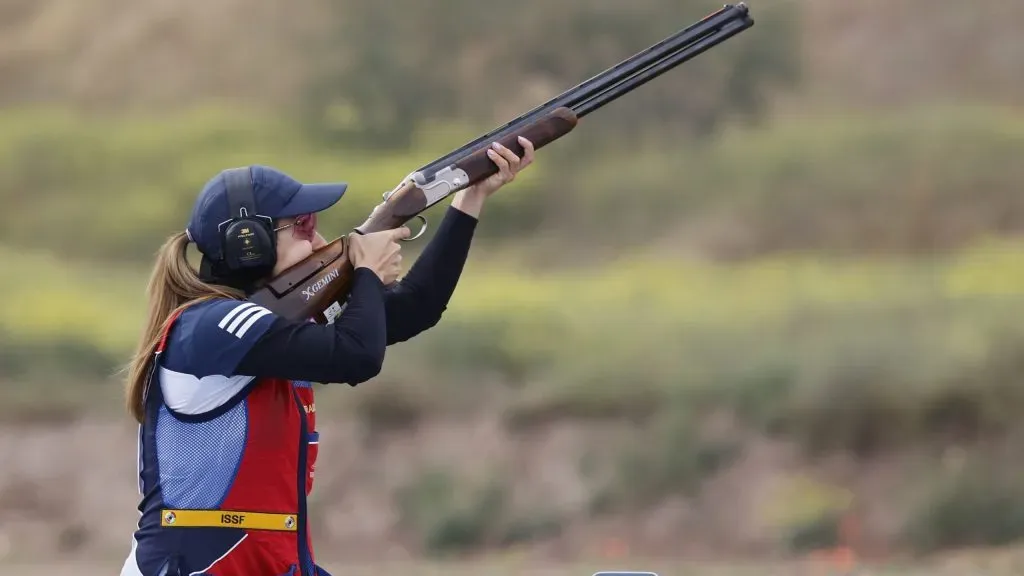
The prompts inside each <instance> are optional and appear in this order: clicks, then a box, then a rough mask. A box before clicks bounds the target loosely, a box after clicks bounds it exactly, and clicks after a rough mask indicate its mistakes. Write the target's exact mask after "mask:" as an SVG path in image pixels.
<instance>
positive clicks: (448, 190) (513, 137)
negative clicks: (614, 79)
mask: <svg viewBox="0 0 1024 576" xmlns="http://www.w3.org/2000/svg"><path fill="white" fill-rule="evenodd" d="M577 121H578V119H577V117H576V114H575V113H574V112H573V111H572V110H570V109H569V108H565V107H561V108H556V109H554V110H552V111H551V112H549V113H548V114H546V115H544V116H542V117H541V118H538V119H537V120H534V121H533V122H530V123H528V124H525V125H523V126H522V127H519V128H516V129H515V130H513V131H511V132H510V133H508V134H507V135H506V136H504V137H503V138H501V139H500V140H499V143H500V144H501V145H502V146H505V147H506V148H508V149H510V150H512V152H514V153H515V154H517V155H519V156H522V155H523V152H524V150H523V146H522V145H521V144H519V137H520V136H522V137H524V138H526V139H527V140H529V141H530V142H531V143H532V144H533V147H534V149H540V148H542V147H544V146H546V145H548V144H550V143H551V142H554V141H555V140H557V139H559V138H561V137H562V136H565V135H566V134H568V133H569V132H571V131H572V130H573V128H575V127H576V123H577ZM490 146H491V143H490V142H481V143H480V145H479V146H478V147H477V148H476V149H475V150H473V151H472V152H471V153H470V154H468V155H466V156H463V157H461V158H459V159H458V160H456V161H455V162H453V163H452V164H451V165H449V166H447V167H445V168H442V169H441V170H438V171H437V172H436V173H435V174H434V176H433V178H429V179H428V178H427V177H426V176H425V175H424V174H423V173H422V172H413V173H412V174H410V175H409V176H407V177H406V178H405V180H403V181H402V183H401V184H399V185H398V186H397V187H396V188H395V189H394V190H392V191H391V192H388V193H387V194H386V195H385V200H384V202H383V203H382V204H380V205H379V206H377V208H375V209H374V210H373V213H372V214H370V217H369V218H367V220H366V221H365V222H363V223H362V224H360V225H359V226H357V227H356V229H355V230H356V232H358V233H360V234H370V233H372V232H380V231H382V230H392V229H395V228H398V227H399V226H402V225H403V224H405V223H406V222H408V221H409V220H412V219H413V218H415V217H416V216H418V215H419V214H420V213H422V212H423V211H424V210H426V209H428V208H430V207H431V206H433V205H434V204H437V203H438V202H440V201H441V200H443V199H445V198H447V197H448V196H450V195H452V194H454V193H455V192H458V191H459V190H462V189H464V188H468V187H469V186H472V185H473V184H476V183H477V182H480V181H482V180H484V179H486V178H487V177H489V176H491V175H492V174H496V173H497V172H498V167H497V166H496V165H495V164H494V162H492V161H491V159H490V158H488V157H487V149H488V148H490Z"/></svg>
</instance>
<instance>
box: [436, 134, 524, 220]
mask: <svg viewBox="0 0 1024 576" xmlns="http://www.w3.org/2000/svg"><path fill="white" fill-rule="evenodd" d="M519 144H520V145H521V146H522V147H523V157H522V158H520V157H519V156H517V155H516V154H515V153H514V152H512V151H511V150H509V149H508V148H505V147H504V146H502V145H501V144H498V143H494V144H492V145H491V147H490V148H488V149H487V157H488V158H490V159H491V162H494V164H495V165H497V166H498V172H497V173H495V174H491V175H490V176H489V177H488V178H487V179H486V180H483V181H482V182H477V183H476V184H474V185H472V186H470V187H468V188H465V189H463V190H459V192H458V193H456V194H455V199H454V200H453V201H452V207H454V208H456V209H458V210H461V211H462V212H465V213H466V214H469V215H470V216H473V217H474V218H479V217H480V211H481V210H483V206H484V201H485V200H487V198H489V197H490V196H491V194H494V193H495V192H497V191H498V189H499V188H501V187H502V186H504V185H505V184H508V183H509V182H511V181H513V180H515V178H516V175H517V174H519V173H520V172H522V171H523V169H524V168H526V167H527V166H529V165H530V164H532V163H533V142H530V141H529V140H527V139H526V138H523V137H522V136H520V137H519Z"/></svg>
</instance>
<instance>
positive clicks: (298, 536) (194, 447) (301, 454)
mask: <svg viewBox="0 0 1024 576" xmlns="http://www.w3.org/2000/svg"><path fill="white" fill-rule="evenodd" d="M176 320H177V317H175V318H173V319H172V320H171V322H170V323H168V329H167V331H165V333H164V334H163V337H162V339H161V342H160V344H159V346H158V349H157V354H156V358H155V360H154V362H153V368H152V369H151V372H150V375H149V390H148V393H147V396H146V418H145V423H144V424H143V425H142V426H141V427H140V431H139V480H140V492H141V494H142V500H141V503H140V504H139V511H140V512H141V513H142V517H141V519H140V520H139V527H138V530H137V531H136V532H135V538H134V541H133V543H132V552H131V555H130V556H129V561H128V562H126V564H125V568H124V570H123V571H122V576H126V575H127V574H132V575H137V574H141V576H264V575H265V576H284V575H288V576H330V575H329V574H327V573H326V572H325V571H324V570H323V569H322V568H319V567H318V566H316V564H315V563H314V559H313V551H312V544H311V539H310V535H309V529H308V526H307V519H306V497H307V495H308V494H309V492H310V491H311V490H312V487H313V469H314V465H315V463H316V457H317V450H318V446H319V443H318V441H319V435H318V433H317V432H316V413H315V409H314V403H313V388H312V386H311V385H310V384H309V383H308V382H293V381H290V380H279V379H255V380H253V381H252V382H251V383H249V384H248V385H246V387H245V388H244V389H243V390H242V392H240V393H238V394H237V395H235V397H233V398H232V399H231V400H230V401H229V402H227V403H226V404H224V405H222V406H220V407H218V408H216V409H214V410H212V411H210V412H207V413H205V414H202V415H199V416H191V415H184V414H177V413H174V412H172V411H171V410H170V409H169V408H168V407H167V405H166V403H165V402H164V397H163V393H162V391H161V387H160V383H159V370H158V369H157V366H158V364H159V360H160V354H161V353H162V352H163V351H164V349H165V346H166V343H167V337H168V334H169V333H170V327H171V326H172V325H173V324H174V322H175V321H176ZM172 446H173V450H172V448H171V447H172ZM161 450H163V451H165V452H171V451H173V452H174V456H173V457H172V456H170V455H167V454H163V453H162V452H161ZM189 455H191V456H189ZM190 459H192V460H193V462H191V463H190V462H188V460H190ZM167 468H170V469H171V470H170V471H168V470H167ZM182 470H186V471H187V473H183V472H182ZM136 567H137V569H138V572H136Z"/></svg>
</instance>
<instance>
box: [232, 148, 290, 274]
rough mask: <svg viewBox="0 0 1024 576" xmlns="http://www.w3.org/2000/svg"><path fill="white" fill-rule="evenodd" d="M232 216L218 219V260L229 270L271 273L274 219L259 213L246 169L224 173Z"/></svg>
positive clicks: (274, 261)
mask: <svg viewBox="0 0 1024 576" xmlns="http://www.w3.org/2000/svg"><path fill="white" fill-rule="evenodd" d="M224 183H225V185H226V186H227V196H228V209H229V214H231V219H229V220H225V221H224V222H221V224H220V226H219V229H220V236H221V238H220V239H221V249H222V250H223V254H222V255H221V262H222V263H223V265H224V267H225V268H226V269H227V271H228V272H231V273H240V272H241V273H244V274H245V276H247V277H250V278H260V277H263V276H266V275H268V274H270V273H271V271H272V270H273V269H274V264H276V263H277V242H276V237H275V235H274V220H273V219H272V218H270V217H269V216H260V215H259V214H258V213H257V211H256V200H255V198H254V197H253V189H252V186H253V183H252V173H251V172H250V170H249V168H232V169H230V170H226V171H225V172H224Z"/></svg>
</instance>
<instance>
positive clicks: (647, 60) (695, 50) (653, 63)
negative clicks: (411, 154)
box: [250, 2, 754, 323]
mask: <svg viewBox="0 0 1024 576" xmlns="http://www.w3.org/2000/svg"><path fill="white" fill-rule="evenodd" d="M753 25H754V20H753V19H752V18H751V17H750V10H749V8H748V7H747V5H746V4H744V3H743V2H739V3H736V4H726V5H725V6H723V7H722V8H721V9H720V10H718V11H716V12H714V13H712V14H709V15H708V16H705V17H704V18H702V19H701V20H700V21H698V22H696V23H694V24H692V25H690V26H687V27H686V28H684V29H682V30H680V31H678V32H676V33H675V34H673V35H671V36H669V37H668V38H665V39H664V40H662V41H661V42H658V43H657V44H654V45H653V46H650V47H649V48H647V49H645V50H643V51H641V52H638V53H637V54H635V55H633V56H631V57H629V58H627V59H626V60H623V61H622V62H619V63H618V64H616V65H615V66H612V67H611V68H608V69H607V70H605V71H603V72H601V73H599V74H597V75H595V76H593V77H591V78H589V79H587V80H585V81H584V82H582V83H580V84H578V85H576V86H574V87H572V88H570V89H568V90H566V91H565V92H562V93H561V94H559V95H558V96H556V97H554V98H552V99H551V100H549V101H547V102H545V103H543V104H541V105H539V106H537V107H536V108H534V109H533V110H530V111H529V112H526V113H525V114H523V115H521V116H519V117H518V118H516V119H514V120H512V121H510V122H508V123H506V124H504V125H503V126H500V127H498V128H496V129H494V130H492V131H490V132H488V133H486V134H483V135H481V136H480V137H478V138H476V139H475V140H473V141H471V142H468V143H466V144H464V145H463V146H461V147H459V148H457V149H456V150H453V151H451V152H449V153H448V154H446V155H444V156H442V157H441V158H438V159H437V160H434V161H433V162H431V163H429V164H427V165H425V166H422V167H420V168H419V169H418V170H415V171H413V172H411V173H410V174H409V175H408V176H406V177H405V178H404V179H402V181H401V182H400V183H399V184H398V185H397V186H395V188H394V189H392V190H390V191H388V192H385V193H384V201H383V202H382V203H381V204H379V205H377V206H376V207H375V208H374V210H373V211H372V212H371V214H370V216H369V217H368V218H367V219H366V221H364V222H363V223H362V224H360V225H359V226H357V227H356V228H355V231H356V232H357V233H360V234H369V233H372V232H379V231H383V230H391V229H394V228H398V227H400V226H403V225H405V224H406V223H407V222H409V221H410V220H412V219H420V220H421V221H422V223H423V227H422V228H421V229H420V231H419V232H418V233H417V234H416V236H415V237H413V238H411V239H410V240H414V239H416V238H419V237H420V236H422V235H423V233H424V232H425V231H426V227H427V221H426V218H425V217H424V216H423V215H422V214H423V212H425V211H426V210H428V209H429V208H430V207H432V206H434V205H435V204H437V203H438V202H441V201H442V200H444V199H445V198H447V197H449V196H451V195H452V194H454V193H456V192H458V191H459V190H462V189H464V188H467V187H469V186H472V185H473V184H476V183H477V182H480V181H482V180H484V179H486V178H488V177H489V176H491V175H492V174H495V173H496V172H497V171H498V168H497V166H496V165H495V164H494V163H493V162H491V160H490V159H489V158H488V157H487V155H486V152H487V148H488V147H489V146H490V144H491V143H492V142H500V143H501V144H502V145H503V146H505V147H507V148H509V149H510V150H512V151H513V152H515V153H516V154H518V155H520V156H521V155H522V154H523V152H524V151H523V147H522V146H521V145H520V144H519V141H518V139H519V137H520V136H523V137H525V138H526V139H528V140H529V141H530V142H532V143H533V145H534V148H535V149H540V148H543V147H544V146H546V145H548V144H550V143H551V142H554V141H555V140H557V139H559V138H561V137H562V136H565V135H566V134H568V133H569V132H571V131H572V130H573V129H574V128H576V125H577V124H578V123H579V120H580V119H581V118H583V117H584V116H586V115H588V114H590V113H592V112H594V111H595V110H598V109H600V108H601V107H603V106H605V105H607V104H608V103H610V102H612V101H614V100H616V99H618V98H621V97H622V96H624V95H626V94H628V93H629V92H631V91H633V90H635V89H637V88H639V87H640V86H643V85H644V84H646V83H648V82H650V81H651V80H653V79H655V78H657V77H658V76H661V75H662V74H665V73H666V72H668V71H669V70H672V69H673V68H675V67H676V66H679V65H680V64H682V63H683V62H686V61H688V60H691V59H692V58H694V57H696V56H698V55H700V54H702V53H704V52H706V51H708V50H710V49H711V48H713V47H715V46H717V45H719V44H721V43H723V42H725V41H726V40H728V39H729V38H732V37H733V36H736V35H737V34H740V33H741V32H743V31H744V30H747V29H748V28H750V27H751V26H753ZM351 275H352V265H351V264H350V263H349V262H348V258H347V246H346V243H345V237H344V236H342V237H339V238H337V239H335V240H334V241H332V242H331V243H329V244H328V245H327V246H325V247H323V248H321V249H320V250H318V251H317V252H315V253H314V254H313V255H311V256H310V257H309V258H307V259H306V260H304V261H302V262H300V263H298V264H296V265H295V266H292V267H291V268H289V269H288V270H286V271H284V272H283V273H282V274H281V275H279V276H278V277H276V278H274V279H273V280H271V281H270V282H269V283H268V284H267V285H266V286H264V287H263V288H261V289H260V290H259V291H258V292H256V293H255V294H253V295H252V296H251V298H250V299H251V300H252V301H254V302H256V303H258V304H260V305H262V306H264V307H266V308H268V309H270V310H273V311H274V312H276V313H278V314H280V315H282V316H286V317H289V318H295V319H306V318H313V319H315V320H316V321H317V322H320V323H329V322H332V321H333V320H334V318H335V317H337V315H338V314H340V313H341V310H342V306H341V305H340V304H339V301H343V300H344V297H345V296H346V295H347V294H348V290H349V286H350V284H351Z"/></svg>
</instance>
